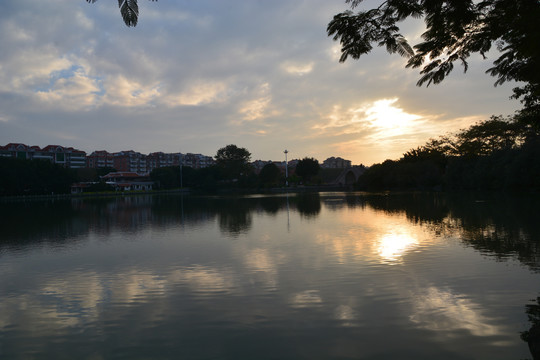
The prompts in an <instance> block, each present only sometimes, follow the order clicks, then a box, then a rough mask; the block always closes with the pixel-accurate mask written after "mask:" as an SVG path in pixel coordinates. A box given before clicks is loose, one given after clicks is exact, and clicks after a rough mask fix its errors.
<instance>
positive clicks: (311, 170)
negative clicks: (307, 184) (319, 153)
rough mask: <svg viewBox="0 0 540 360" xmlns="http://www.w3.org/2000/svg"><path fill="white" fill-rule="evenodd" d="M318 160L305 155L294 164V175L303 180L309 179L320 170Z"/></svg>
mask: <svg viewBox="0 0 540 360" xmlns="http://www.w3.org/2000/svg"><path fill="white" fill-rule="evenodd" d="M320 168H321V167H320V166H319V162H318V161H317V160H316V159H314V158H309V157H305V158H303V159H302V160H300V161H298V164H296V170H295V172H296V175H298V176H300V177H302V179H304V181H309V180H310V179H311V178H312V177H313V176H315V175H317V174H318V173H319V170H320Z"/></svg>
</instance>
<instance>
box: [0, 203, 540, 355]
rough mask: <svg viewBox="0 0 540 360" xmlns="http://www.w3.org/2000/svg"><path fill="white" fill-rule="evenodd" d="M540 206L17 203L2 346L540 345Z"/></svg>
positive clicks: (467, 351)
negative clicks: (528, 340) (539, 343)
mask: <svg viewBox="0 0 540 360" xmlns="http://www.w3.org/2000/svg"><path fill="white" fill-rule="evenodd" d="M539 205H540V201H539V199H538V197H535V196H513V197H510V196H506V197H505V196H494V195H493V196H488V195H459V196H458V195H444V194H435V195H430V194H392V195H384V194H381V195H367V194H361V193H357V194H353V193H320V194H298V195H296V194H289V195H279V196H249V197H186V196H183V197H182V196H180V195H175V196H170V195H169V196H134V197H126V198H111V199H74V200H66V201H54V202H26V203H22V202H21V203H4V204H0V216H1V217H0V218H1V224H2V227H1V233H0V358H1V359H92V360H94V359H516V360H517V359H526V358H528V359H532V358H533V355H532V354H531V351H530V349H529V344H528V343H527V342H526V341H524V340H523V339H522V337H523V338H525V339H533V340H531V343H532V344H533V346H534V339H537V340H536V341H539V340H538V339H539V333H540V330H539V328H540V324H539V323H540V310H539V304H538V302H537V301H533V299H536V298H537V297H538V296H539V294H540V222H539V221H540V216H538V215H539V214H540V211H538V206H539ZM527 331H529V333H525V335H522V333H524V332H527ZM527 334H528V335H527Z"/></svg>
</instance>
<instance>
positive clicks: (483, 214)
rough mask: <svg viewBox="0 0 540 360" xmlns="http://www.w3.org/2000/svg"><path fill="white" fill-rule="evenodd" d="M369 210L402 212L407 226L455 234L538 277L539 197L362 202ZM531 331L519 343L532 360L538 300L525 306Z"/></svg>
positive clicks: (538, 329)
mask: <svg viewBox="0 0 540 360" xmlns="http://www.w3.org/2000/svg"><path fill="white" fill-rule="evenodd" d="M365 200H366V203H367V204H369V206H370V207H373V208H374V209H377V210H381V211H385V212H390V213H399V212H403V213H405V214H406V216H407V218H408V219H410V220H411V221H415V222H421V223H425V224H426V225H427V226H430V227H433V228H434V230H435V231H436V232H439V233H448V234H459V235H460V238H461V241H462V242H463V243H465V244H467V245H468V246H471V247H472V248H474V249H476V250H478V251H480V252H481V253H483V254H486V255H489V256H495V257H497V258H498V259H501V260H502V259H508V258H515V259H517V260H519V261H520V262H521V263H523V264H525V265H527V266H528V267H529V268H530V269H531V270H533V271H537V272H538V271H540V226H538V205H539V203H540V201H539V200H540V197H539V196H538V195H531V194H528V195H520V196H518V195H512V196H511V195H505V194H494V193H491V194H482V193H468V194H463V193H438V194H437V193H436V194H428V193H425V194H392V195H388V196H367V197H366V198H365ZM526 313H527V315H528V318H529V321H530V323H531V328H530V329H529V330H528V331H525V332H523V333H522V335H521V338H522V339H523V340H524V341H526V342H527V343H528V344H529V349H530V351H531V354H532V355H533V358H534V359H535V360H536V359H540V298H537V300H536V304H532V305H526Z"/></svg>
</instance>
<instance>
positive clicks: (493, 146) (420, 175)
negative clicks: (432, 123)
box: [0, 115, 540, 196]
mask: <svg viewBox="0 0 540 360" xmlns="http://www.w3.org/2000/svg"><path fill="white" fill-rule="evenodd" d="M527 119H528V121H527V120H524V119H523V118H522V117H521V116H519V115H516V116H514V117H503V116H492V117H491V118H490V119H488V120H485V121H482V122H479V123H476V124H474V125H472V126H470V127H469V128H467V129H463V130H461V131H459V132H457V133H453V134H446V135H442V136H439V137H438V138H434V139H431V140H430V141H428V142H427V143H426V144H424V145H422V146H419V147H417V148H415V149H411V150H409V151H407V152H406V153H404V154H403V156H402V157H401V158H400V159H399V160H386V161H384V162H383V163H380V164H374V165H372V166H370V167H369V168H367V169H366V170H365V172H364V173H363V174H362V175H361V176H360V177H359V179H358V182H357V183H356V184H354V188H356V189H358V190H367V191H371V190H374V191H379V190H404V189H406V190H535V191H538V190H540V126H539V125H538V124H540V122H538V121H537V120H535V121H530V118H527ZM250 157H251V154H250V153H249V151H248V150H247V149H245V148H239V147H237V146H236V145H232V144H231V145H227V146H225V147H223V148H221V149H219V150H218V151H217V153H216V155H215V159H216V164H215V165H213V166H210V167H207V168H202V169H193V168H191V167H187V166H184V167H183V168H182V169H181V170H180V169H179V167H178V166H174V167H162V168H156V169H154V170H153V171H152V172H151V173H150V178H151V180H152V181H154V184H155V185H154V189H156V190H168V189H177V188H180V187H181V185H182V186H183V187H188V188H191V189H195V190H202V191H213V190H219V189H233V190H234V189H252V190H263V189H268V188H273V187H283V186H285V184H287V185H288V186H297V185H305V186H310V185H317V186H320V185H325V184H328V183H329V182H331V181H332V180H334V179H335V178H336V177H337V176H338V173H336V172H335V171H331V170H336V169H321V168H320V166H319V164H318V161H317V160H316V159H313V158H308V157H306V158H304V159H302V160H300V161H299V162H298V163H297V165H296V167H295V168H293V169H290V171H289V177H288V178H287V179H285V174H284V173H283V172H282V171H281V170H280V169H279V168H278V167H277V166H276V165H275V164H273V163H269V164H267V165H265V167H263V168H262V170H261V171H260V172H259V173H258V174H256V173H255V171H254V169H253V167H252V166H251V164H250V161H251V159H250ZM112 171H115V170H114V169H112V168H103V169H91V168H85V169H77V170H74V169H66V168H63V167H62V166H60V165H56V164H52V163H50V162H49V161H47V160H22V159H16V158H0V196H17V195H42V194H45V195H50V194H66V193H69V192H70V187H71V184H73V183H75V182H93V183H94V184H93V185H92V188H91V189H90V191H94V192H103V191H111V190H112V189H110V188H108V187H107V185H106V184H105V183H104V182H103V180H102V178H101V177H102V176H103V175H105V174H107V173H108V172H112ZM181 174H182V175H181Z"/></svg>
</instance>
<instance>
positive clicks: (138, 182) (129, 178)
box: [102, 171, 154, 191]
mask: <svg viewBox="0 0 540 360" xmlns="http://www.w3.org/2000/svg"><path fill="white" fill-rule="evenodd" d="M102 179H103V180H105V183H106V184H107V185H111V186H112V187H114V188H115V190H118V191H148V190H152V186H153V185H154V182H153V181H151V180H150V178H149V177H148V176H146V175H139V174H137V173H135V172H130V171H119V172H113V173H108V174H107V175H105V176H103V177H102Z"/></svg>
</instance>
